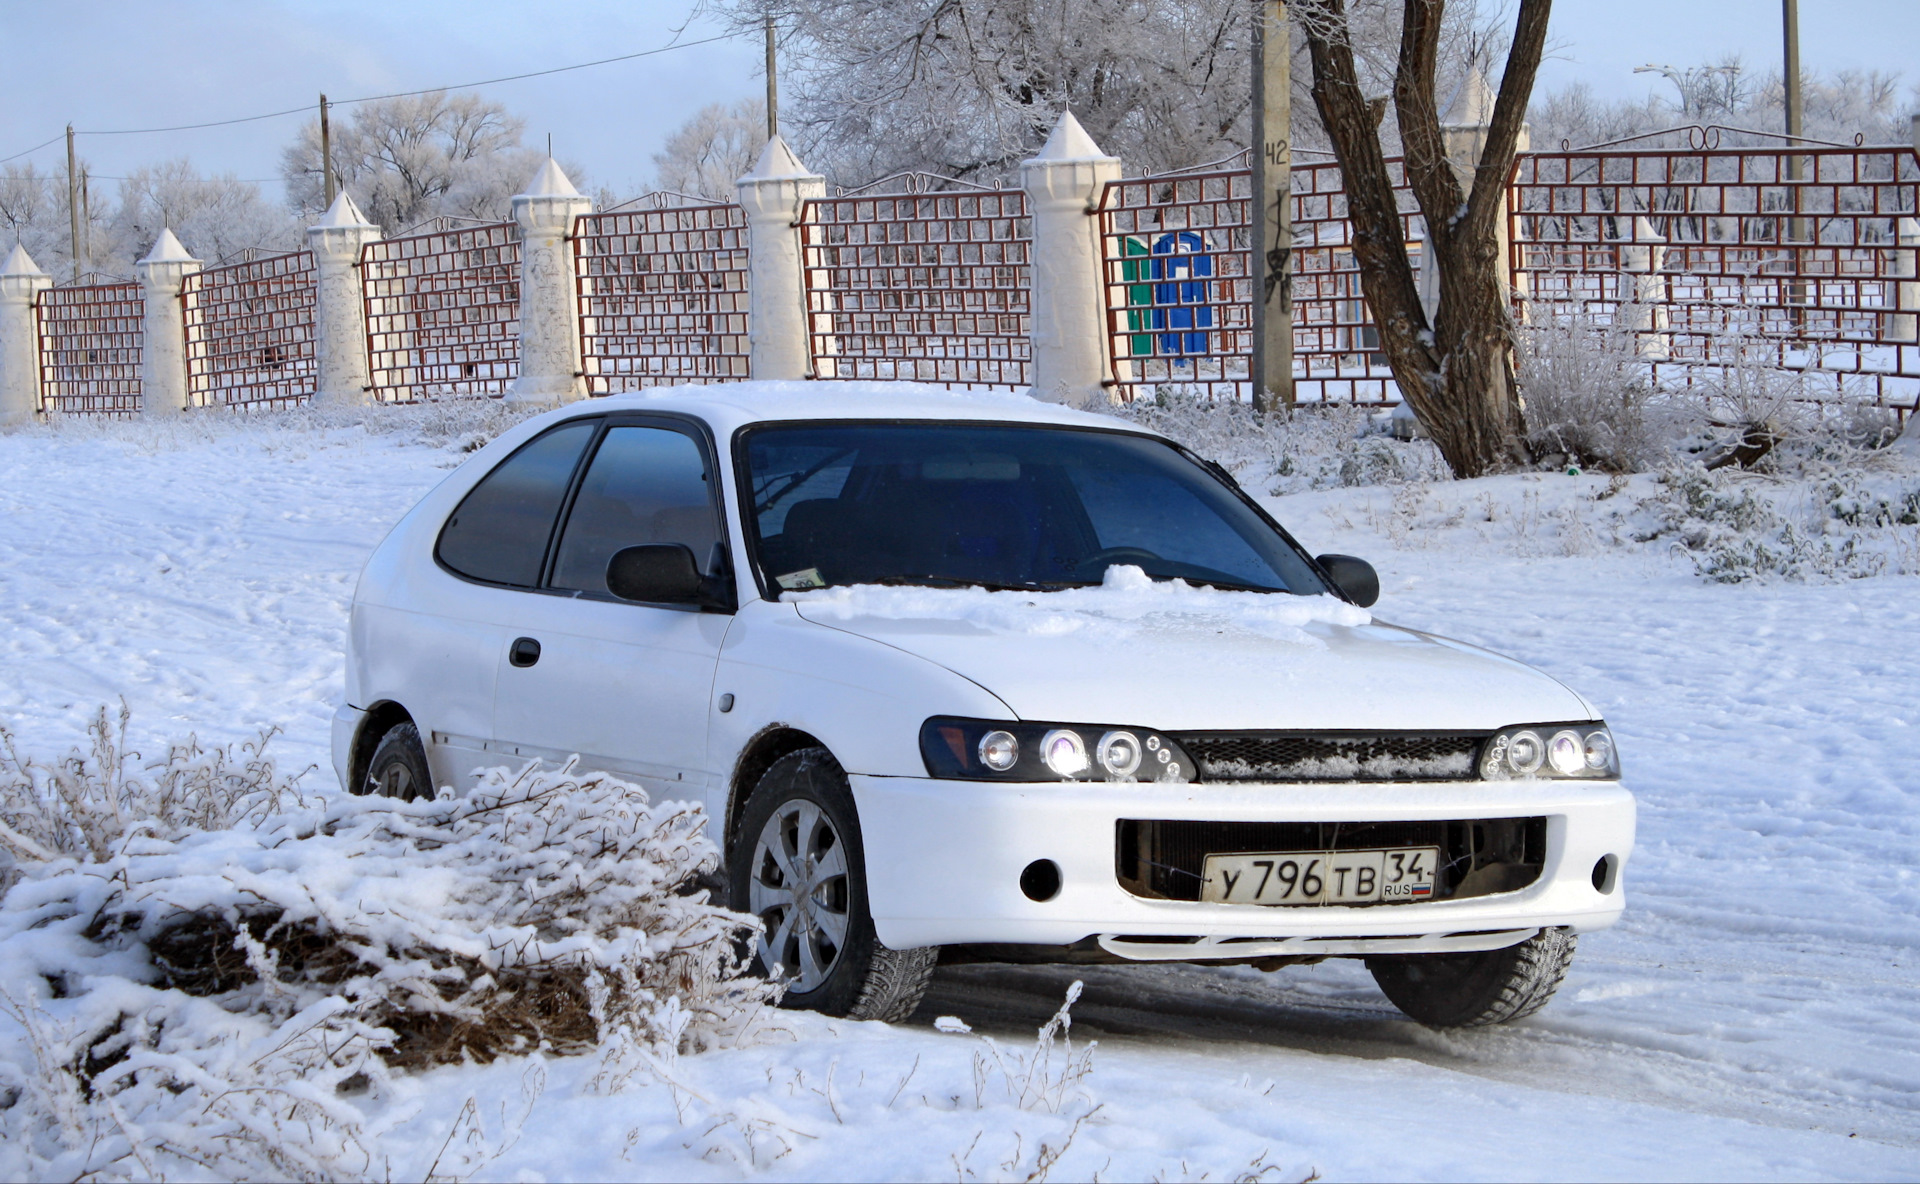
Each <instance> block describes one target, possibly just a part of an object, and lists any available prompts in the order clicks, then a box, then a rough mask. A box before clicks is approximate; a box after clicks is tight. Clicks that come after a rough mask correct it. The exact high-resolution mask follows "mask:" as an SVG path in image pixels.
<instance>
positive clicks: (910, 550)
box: [333, 383, 1634, 1026]
mask: <svg viewBox="0 0 1920 1184" xmlns="http://www.w3.org/2000/svg"><path fill="white" fill-rule="evenodd" d="M1377 595H1378V582H1377V579H1376V578H1375V576H1374V572H1373V569H1372V568H1371V567H1369V566H1368V565H1367V564H1365V563H1364V562H1362V561H1360V560H1357V559H1353V558H1350V557H1346V556H1339V555H1322V556H1320V557H1318V558H1317V559H1316V558H1314V557H1312V556H1310V555H1308V554H1307V553H1306V552H1305V551H1303V550H1302V549H1301V548H1300V546H1299V545H1298V544H1297V543H1295V542H1294V540H1293V539H1292V538H1291V537H1290V536H1289V535H1288V534H1287V533H1286V531H1284V530H1283V529H1281V527H1280V526H1279V524H1278V523H1276V522H1274V521H1273V519H1272V518H1270V517H1269V516H1268V515H1267V514H1266V513H1265V512H1264V511H1263V510H1262V509H1261V508H1260V506H1259V505H1258V504H1256V503H1255V502H1254V501H1253V500H1252V499H1251V498H1249V497H1247V495H1246V494H1244V493H1242V492H1241V491H1240V489H1239V488H1238V487H1237V486H1236V485H1235V484H1234V482H1233V480H1232V479H1231V478H1230V477H1229V476H1228V475H1227V474H1226V473H1225V472H1224V471H1223V470H1222V469H1220V468H1219V467H1217V466H1215V465H1213V464H1211V463H1209V462H1207V461H1205V460H1202V459H1200V458H1199V457H1196V456H1194V455H1193V454H1192V453H1190V452H1187V451H1186V450H1184V449H1182V448H1181V447H1179V446H1178V445H1176V444H1174V443H1173V442H1171V441H1169V440H1167V439H1165V438H1164V437H1161V436H1159V435H1156V434H1154V433H1153V432H1150V431H1146V430H1143V429H1140V428H1137V427H1133V426H1130V425H1128V424H1125V423H1123V422H1121V421H1118V420H1115V419H1112V418H1108V417H1104V416H1098V415H1092V414H1086V413H1081V412H1075V411H1070V410H1066V409H1063V408H1061V407H1058V406H1054V405H1051V404H1046V403H1040V402H1035V401H1032V400H1028V399H1025V398H1020V397H1015V396H967V395H960V394H950V393H947V392H944V391H938V390H932V389H929V388H923V387H911V386H895V387H891V388H880V387H875V386H871V385H868V386H856V385H852V384H848V385H845V386H842V385H841V384H824V383H822V384H805V385H802V384H771V383H747V384H741V385H735V386H725V387H707V388H679V389H675V390H670V391H665V392H661V393H653V394H644V395H641V394H635V395H620V396H615V397H612V398H606V399H596V400H593V401H590V402H584V403H576V404H572V405H570V406H567V407H564V408H562V409H560V410H557V411H553V412H550V413H548V414H545V415H542V416H539V417H538V418H535V419H531V420H528V421H527V422H525V423H522V424H520V425H519V426H517V427H515V428H514V429H512V430H511V431H508V432H506V433H505V434H503V435H502V436H500V437H499V438H498V439H496V440H494V441H493V442H492V443H491V444H489V445H487V446H486V447H485V448H483V449H481V450H480V451H479V452H477V453H476V454H475V455H474V456H473V458H472V459H470V460H469V461H467V462H466V463H465V464H464V465H462V466H461V467H460V468H459V469H458V470H456V471H455V472H454V473H453V474H452V475H451V476H450V477H448V478H447V479H446V480H445V481H443V482H442V483H441V484H440V486H439V487H438V488H436V489H435V490H434V491H433V492H431V493H430V494H428V495H427V496H426V497H425V498H424V499H423V500H422V501H421V502H420V504H419V505H417V506H416V507H414V509H413V510H412V511H411V512H410V513H409V514H408V515H407V516H406V517H405V518H404V519H402V520H401V522H400V524H399V525H398V526H397V527H395V529H394V530H393V532H392V533H391V534H390V535H389V536H388V537H387V539H386V540H385V541H384V542H383V543H382V544H381V545H380V547H379V548H378V549H377V550H376V551H375V552H374V554H373V556H372V558H371V559H369V560H368V562H367V566H366V569H365V571H364V572H363V573H362V575H361V577H360V583H359V587H358V589H357V591H356V592H355V595H354V603H353V616H352V626H351V640H350V652H349V655H348V661H347V690H346V703H345V704H344V705H343V706H342V707H341V708H340V710H339V712H338V714H337V715H336V716H335V720H334V730H333V751H334V763H335V766H336V768H337V769H338V771H339V774H340V778H341V781H342V783H343V784H344V785H345V786H346V787H347V788H348V789H349V790H352V791H354V792H357V793H369V792H371V793H384V794H393V795H399V796H413V795H415V794H420V793H426V792H430V790H431V787H433V786H454V787H459V786H463V785H466V784H469V783H470V781H471V774H473V772H474V771H475V770H477V769H481V768H484V767H488V766H495V765H502V764H517V763H523V762H526V761H528V760H530V759H532V760H540V761H548V762H554V763H559V762H563V761H565V760H567V759H569V758H570V757H573V756H576V755H577V756H578V758H579V760H580V762H581V764H582V765H583V766H585V767H589V768H597V769H602V770H605V771H608V772H611V773H615V774H618V775H621V776H624V777H628V778H630V779H633V780H636V781H638V782H640V783H641V784H643V785H645V786H646V787H647V789H648V790H649V791H651V792H652V793H653V794H654V795H655V796H656V797H662V796H664V797H670V798H676V799H692V800H697V801H702V802H704V803H705V805H706V808H707V811H708V813H709V814H710V815H711V817H712V819H713V820H714V821H713V825H714V827H715V828H716V829H717V831H718V833H717V834H716V835H715V836H714V837H715V838H716V840H718V841H719V843H720V845H721V849H722V851H723V852H724V853H725V855H726V867H725V880H726V883H725V887H724V888H723V889H722V891H723V892H725V893H727V894H729V895H730V897H731V902H732V905H733V907H735V908H737V909H741V910H743V911H746V912H750V913H752V914H754V915H756V916H758V917H759V918H760V920H761V921H762V922H763V924H764V926H765V932H764V934H763V936H762V938H761V942H760V948H759V959H760V962H761V964H762V965H763V966H765V967H767V968H769V969H774V970H777V971H778V972H779V973H781V974H783V975H785V976H786V977H787V979H788V993H787V996H786V998H787V1000H788V1001H789V1002H790V1003H792V1004H794V1005H797V1006H801V1007H808V1008H816V1009H818V1010H821V1011H825V1012H829V1013H832V1014H837V1015H851V1016H856V1017H861V1018H877V1019H889V1020H892V1019H899V1018H903V1017H905V1016H906V1015H907V1014H908V1013H910V1012H911V1011H912V1010H913V1008H914V1006H915V1004H916V1003H917V1002H918V1000H919V998H920V995H921V993H922V992H923V991H924V989H925V987H926V983H927V980H928V977H929V976H930V975H931V973H932V971H933V967H934V964H935V962H936V961H937V960H938V956H939V953H940V950H941V948H942V947H968V948H967V949H966V950H964V951H956V956H967V957H973V958H982V957H984V958H989V959H997V960H1003V961H1019V960H1025V961H1083V962H1084V961H1105V962H1129V961H1131V962H1164V961H1188V962H1207V963H1218V964H1225V963H1251V964H1255V965H1259V966H1262V967H1266V968H1269V969H1271V968H1274V967H1278V966H1284V965H1287V964H1291V963H1301V962H1314V961H1318V960H1320V959H1322V958H1327V957H1355V958H1364V959H1365V960H1366V964H1367V967H1368V968H1369V969H1370V970H1371V971H1372V973H1373V975H1374V977H1375V979H1376V980H1377V981H1378V982H1379V984H1380V987H1381V989H1382V990H1383V991H1384V992H1385V993H1386V995H1387V997H1388V998H1389V999H1390V1000H1392V1001H1393V1003H1394V1004H1395V1005H1397V1006H1398V1007H1399V1008H1400V1009H1401V1010H1403V1011H1404V1012H1406V1013H1407V1014H1408V1015H1410V1016H1412V1017H1413V1018H1415V1019H1417V1020H1420V1021H1422V1022H1424V1023H1427V1024H1431V1025H1436V1026H1457V1025H1474V1024H1488V1023H1498V1022H1502V1021H1506V1020H1511V1019H1515V1018H1518V1017H1520V1016H1524V1015H1528V1014H1531V1013H1532V1012H1533V1011H1535V1010H1537V1009H1538V1008H1539V1007H1540V1006H1541V1005H1542V1004H1544V1003H1545V1002H1546V1000H1547V998H1548V997H1549V996H1550V995H1551V994H1552V993H1553V991H1554V989H1555V988H1556V987H1557V986H1558V985H1559V982H1560V980H1561V978H1562V976H1563V975H1564V974H1565V973H1566V968H1567V964H1568V962H1569V960H1570V959H1571V958H1572V955H1573V948H1574V941H1575V935H1576V934H1577V933H1580V932H1582V931H1586V930H1591V929H1599V928H1604V927H1605V926H1608V925H1611V924H1612V923H1613V922H1614V921H1615V920H1616V919H1618V917H1619V916H1620V910H1621V906H1622V892H1621V886H1620V877H1621V869H1622V866H1623V865H1624V863H1625V862H1626V859H1627V856H1628V854H1629V852H1630V851H1631V849H1632V846H1633V833H1634V801H1633V797H1632V795H1631V794H1629V793H1628V792H1627V791H1626V790H1625V789H1623V788H1622V787H1621V785H1620V780H1619V760H1618V757H1617V755H1616V752H1615V750H1614V746H1613V740H1612V737H1611V736H1610V735H1609V733H1608V731H1607V727H1606V725H1605V723H1603V722H1602V721H1601V720H1600V718H1599V717H1598V715H1597V713H1596V712H1595V711H1594V709H1593V707H1592V706H1591V705H1590V704H1589V703H1587V702H1586V701H1585V700H1584V699H1582V698H1581V697H1580V696H1579V695H1577V694H1575V693H1574V692H1573V691H1571V690H1569V689H1567V688H1566V687H1564V686H1562V685H1561V684H1560V683H1558V682H1556V681H1554V680H1553V679H1552V678H1550V677H1548V676H1547V675H1545V674H1542V673H1540V672H1539V671H1537V670H1534V669H1531V668H1530V667H1527V666H1524V665H1522V664H1520V663H1518V662H1515V661H1511V660H1509V659H1506V658H1502V657H1499V656H1497V655H1495V654H1492V653H1489V652H1487V651H1485V650H1481V649H1477V648H1475V647H1473V646H1469V645H1464V644H1461V643H1459V642H1455V641H1449V640H1447V639H1445V638H1442V637H1435V636H1432V635H1429V634H1425V633H1419V632H1415V631H1413V630H1410V629H1403V628H1399V627H1396V626H1393V625H1388V624H1385V623H1383V622H1380V621H1377V620H1375V619H1374V618H1373V617H1372V616H1371V615H1370V614H1369V613H1368V612H1367V611H1366V608H1367V606H1370V605H1371V604H1372V603H1373V602H1374V600H1375V598H1376V597H1377Z"/></svg>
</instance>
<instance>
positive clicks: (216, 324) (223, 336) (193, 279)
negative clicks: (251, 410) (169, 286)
mask: <svg viewBox="0 0 1920 1184" xmlns="http://www.w3.org/2000/svg"><path fill="white" fill-rule="evenodd" d="M180 298H181V302H182V304H183V306H184V312H185V322H186V335H187V341H186V345H187V399H188V402H189V403H190V404H191V405H194V406H199V407H252V406H272V407H281V406H287V405H289V404H291V403H294V402H297V401H299V400H303V399H307V398H310V397H311V396H312V395H313V393H314V390H315V384H316V382H317V380H318V368H317V364H316V362H315V360H314V352H313V323H314V307H315V298H316V297H315V278H314V262H313V252H311V251H295V252H294V253H292V254H290V255H273V256H270V257H268V258H264V259H255V260H251V261H249V262H246V263H235V264H230V265H228V266H225V267H210V268H207V269H206V270H204V271H200V272H197V273H195V274H193V275H190V276H188V277H187V280H186V283H185V284H184V285H183V286H182V288H181V293H180Z"/></svg>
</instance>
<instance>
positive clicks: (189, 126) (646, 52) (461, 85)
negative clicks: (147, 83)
mask: <svg viewBox="0 0 1920 1184" xmlns="http://www.w3.org/2000/svg"><path fill="white" fill-rule="evenodd" d="M735 36H737V34H734V33H720V34H717V35H716V36H713V37H703V38H701V39H700V40H698V41H677V42H674V43H673V44H671V45H662V46H659V47H657V48H654V49H643V50H640V51H639V52H638V53H625V54H620V55H619V56H617V57H611V58H599V59H597V60H595V61H591V62H576V63H574V64H573V65H571V66H555V67H553V68H552V69H550V70H530V71H528V72H527V73H525V74H507V75H504V76H502V77H499V78H483V79H481V80H479V81H477V82H457V83H453V84H451V85H448V86H429V87H424V88H422V89H420V90H405V91H397V92H395V93H393V94H389V95H362V96H361V97H359V98H356V99H340V100H338V101H336V102H335V103H334V104H333V105H334V106H336V107H347V106H352V105H353V104H355V103H375V102H379V101H380V100H382V99H406V98H412V97H413V96H415V95H430V94H433V93H434V92H436V91H446V90H467V89H469V88H472V87H476V86H492V85H494V84H495V83H500V82H518V81H520V80H521V79H523V78H542V77H545V76H546V75H549V74H565V73H567V72H568V71H570V70H585V69H589V68H591V67H593V66H608V65H612V64H613V63H615V62H630V61H633V60H634V59H635V58H649V57H653V56H654V55H656V54H663V53H669V52H671V51H673V50H676V49H691V48H693V47H694V46H696V45H710V44H712V43H713V42H715V41H727V40H730V39H731V38H733V37H735ZM312 109H313V107H312V104H305V105H302V106H299V107H289V108H287V109H286V110H284V111H269V112H266V113H265V114H262V115H242V116H239V117H238V118H234V119H215V120H211V121H209V122H206V123H183V124H177V125H175V126H172V127H129V128H113V129H111V130H108V131H88V130H84V129H75V131H74V134H75V135H77V136H147V135H156V134H159V133H161V132H190V131H199V130H201V129H203V128H210V127H231V126H233V125H234V124H240V123H258V122H259V121H261V120H263V119H279V118H281V117H283V116H287V115H300V114H304V113H305V112H308V111H311V110H312ZM65 134H66V133H64V132H62V133H61V135H59V136H55V137H53V139H51V140H48V141H46V143H44V144H35V145H34V146H33V147H31V148H29V149H27V150H26V151H25V152H16V153H14V154H13V155H12V156H5V157H0V164H5V163H6V162H7V161H10V160H18V159H19V158H20V157H22V156H26V155H29V154H30V153H34V152H38V151H40V149H42V148H45V147H46V146H47V144H53V143H57V142H59V140H60V139H61V137H62V136H64V135H65Z"/></svg>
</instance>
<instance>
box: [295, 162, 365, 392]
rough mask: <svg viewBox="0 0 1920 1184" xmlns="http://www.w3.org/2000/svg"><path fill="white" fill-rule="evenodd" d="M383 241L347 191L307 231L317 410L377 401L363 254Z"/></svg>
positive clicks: (314, 389) (334, 200)
mask: <svg viewBox="0 0 1920 1184" xmlns="http://www.w3.org/2000/svg"><path fill="white" fill-rule="evenodd" d="M379 237H380V228H379V227H378V226H375V225H373V224H372V223H370V222H368V221H367V218H366V215H365V214H362V213H361V212H360V207H359V206H356V205H354V204H353V199H352V198H351V197H348V196H347V195H346V194H345V193H342V194H341V195H340V196H339V197H336V198H334V199H333V204H332V205H331V206H328V207H327V212H326V213H325V214H323V215H321V217H320V221H318V222H316V223H314V224H313V225H312V226H309V227H307V249H308V250H310V251H312V252H313V269H314V309H313V358H314V369H315V375H314V388H313V402H314V404H315V405H316V406H323V407H354V406H359V405H361V404H364V403H368V402H371V401H372V400H373V393H372V389H371V388H372V385H373V376H372V372H371V370H370V369H369V367H368V362H367V301H366V290H365V285H364V284H363V283H362V281H361V276H360V251H361V248H363V247H365V246H366V245H367V244H368V243H370V242H374V241H376V240H378V239H379Z"/></svg>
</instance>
